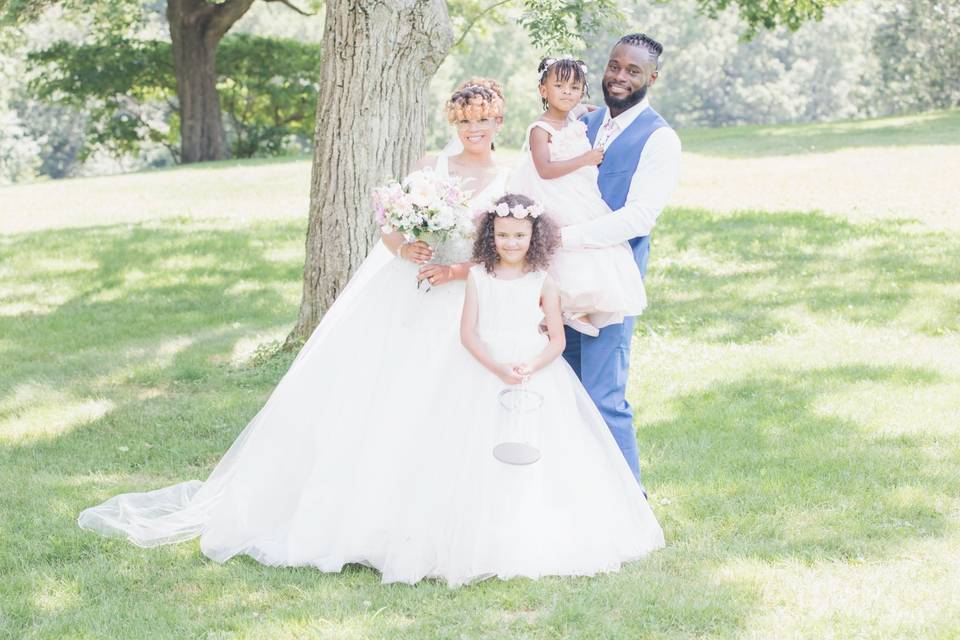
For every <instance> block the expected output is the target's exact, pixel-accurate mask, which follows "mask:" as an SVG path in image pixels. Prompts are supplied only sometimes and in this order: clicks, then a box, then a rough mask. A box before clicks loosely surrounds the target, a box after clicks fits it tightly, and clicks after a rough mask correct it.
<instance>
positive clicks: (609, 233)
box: [560, 127, 680, 249]
mask: <svg viewBox="0 0 960 640" xmlns="http://www.w3.org/2000/svg"><path fill="white" fill-rule="evenodd" d="M679 177H680V138H679V137H678V136H677V132H676V131H674V130H673V129H671V128H669V127H661V128H660V129H657V130H656V131H654V132H653V133H652V134H651V135H650V137H649V138H648V139H647V143H646V144H645V145H644V147H643V152H642V153H641V154H640V161H639V162H638V163H637V170H636V172H635V173H634V174H633V179H632V180H631V181H630V190H629V191H628V192H627V201H626V202H625V203H624V205H623V207H621V208H620V209H618V210H617V211H614V212H613V213H611V214H610V215H606V216H601V217H599V218H596V219H595V220H590V221H589V222H582V223H580V224H574V225H570V226H567V227H564V228H562V229H561V230H560V238H561V242H562V243H563V246H564V248H566V249H596V248H600V247H609V246H611V245H615V244H620V243H621V242H625V241H627V240H630V239H632V238H637V237H640V236H646V235H650V232H651V231H652V230H653V226H654V225H655V224H656V222H657V217H658V216H659V215H660V212H661V211H663V208H664V207H665V206H666V205H667V202H668V201H669V200H670V196H671V195H672V194H673V190H674V189H675V188H676V186H677V180H678V179H679Z"/></svg>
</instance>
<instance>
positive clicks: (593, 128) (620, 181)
mask: <svg viewBox="0 0 960 640" xmlns="http://www.w3.org/2000/svg"><path fill="white" fill-rule="evenodd" d="M606 112H607V109H606V107H604V108H602V109H597V110H596V111H592V112H590V113H588V114H586V115H585V116H583V118H581V120H583V121H584V122H585V123H586V125H587V137H588V138H589V139H590V144H593V142H594V140H596V139H597V132H598V131H599V130H600V125H602V124H603V116H604V114H605V113H606ZM669 126H670V125H668V124H667V121H666V120H664V119H663V118H661V117H660V114H659V113H657V112H656V111H654V110H653V108H652V107H647V108H646V109H644V110H643V111H641V112H640V115H638V116H637V117H636V118H635V119H634V121H633V122H631V123H630V126H629V127H627V128H626V129H625V130H624V131H621V132H620V134H619V135H618V136H617V139H616V140H614V141H613V143H612V144H611V145H610V146H609V147H607V149H606V153H604V155H603V162H602V163H601V164H600V167H599V170H600V175H599V177H598V178H597V185H598V186H599V187H600V195H601V196H603V201H604V202H606V203H607V206H609V207H610V208H611V209H612V210H613V211H617V210H618V209H620V208H621V207H622V206H623V205H624V203H625V202H626V201H627V194H628V193H629V191H630V183H631V181H632V180H633V174H634V173H636V171H637V165H639V164H640V154H641V153H642V152H643V147H644V146H646V144H647V140H648V139H649V138H650V135H651V134H652V133H653V132H654V131H656V130H657V129H659V128H660V127H669ZM649 246H650V245H649V239H648V236H644V237H642V238H632V239H631V240H630V247H631V248H632V249H633V253H634V258H636V260H637V266H639V267H640V272H641V273H646V270H647V269H646V266H647V253H648V252H649Z"/></svg>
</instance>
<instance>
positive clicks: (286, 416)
mask: <svg viewBox="0 0 960 640" xmlns="http://www.w3.org/2000/svg"><path fill="white" fill-rule="evenodd" d="M416 270H417V269H416V267H415V266H414V265H412V264H410V263H407V262H404V261H401V260H396V259H392V258H391V256H390V255H389V253H387V252H386V250H385V249H383V248H382V247H378V249H377V250H375V251H374V252H373V253H372V254H371V257H370V258H368V260H367V262H365V263H364V265H363V266H362V267H361V269H360V270H359V271H358V274H357V276H356V277H355V278H354V279H353V280H352V281H351V283H350V285H348V287H347V289H346V290H345V292H344V294H343V295H341V297H340V298H339V299H338V301H337V302H336V303H335V304H334V305H333V307H332V308H331V310H330V311H329V312H328V314H327V316H326V317H325V319H324V321H323V322H322V323H321V324H320V326H319V327H318V328H317V330H316V331H315V332H314V334H313V335H312V336H311V338H310V340H309V341H308V342H307V343H306V345H305V346H304V347H303V349H302V351H301V352H300V354H299V355H298V357H297V358H296V360H295V361H294V363H293V364H292V365H291V367H290V370H289V371H288V372H287V373H286V375H285V376H284V377H283V379H282V380H281V381H280V383H279V384H278V385H277V387H276V389H275V390H274V392H273V394H272V395H271V396H270V398H269V399H268V401H267V403H266V404H265V405H264V407H263V408H262V409H261V411H260V412H259V413H258V414H257V415H256V417H254V418H253V420H252V421H251V422H250V423H249V424H248V425H247V427H246V428H245V429H244V430H243V431H242V433H241V434H240V435H239V437H238V438H237V440H236V441H235V442H234V444H233V445H232V446H231V447H230V449H229V450H228V451H227V453H226V454H225V455H224V457H223V458H222V459H221V460H220V462H219V463H218V464H217V466H216V467H215V469H214V470H213V472H212V473H211V475H210V476H209V477H208V478H207V480H206V481H205V482H200V481H197V480H192V481H189V482H183V483H180V484H176V485H173V486H171V487H166V488H162V489H158V490H156V491H151V492H147V493H134V494H124V495H120V496H116V497H114V498H111V499H110V500H108V501H107V502H105V503H103V504H101V505H99V506H96V507H92V508H90V509H87V510H85V511H84V512H83V513H81V514H80V517H79V523H80V525H81V526H82V527H85V528H87V529H92V530H94V531H97V532H100V533H102V534H105V535H112V536H120V537H125V538H127V539H128V540H130V541H131V542H133V543H134V544H137V545H140V546H144V547H150V546H155V545H159V544H167V543H172V542H177V541H181V540H186V539H190V538H193V537H196V536H200V548H201V550H202V552H203V553H204V554H205V555H206V556H208V557H209V558H211V559H213V560H215V561H217V562H224V561H226V560H228V559H230V558H232V557H234V556H236V555H242V554H244V555H248V556H251V557H253V558H255V559H256V560H258V561H259V562H262V563H264V564H267V565H278V566H312V567H316V568H318V569H320V570H322V571H329V572H336V571H340V570H341V569H342V568H343V566H344V565H345V564H348V563H360V564H365V565H368V566H371V567H374V568H376V569H377V570H379V571H380V572H381V574H382V579H383V581H384V582H406V583H410V584H413V583H415V582H417V581H419V580H421V579H423V578H425V577H436V578H439V579H442V580H445V581H446V582H447V583H449V584H450V585H451V586H456V585H461V584H464V583H467V582H470V581H472V580H476V579H480V578H485V577H490V576H500V577H503V578H507V577H512V576H519V575H523V576H529V577H537V576H541V575H574V574H575V575H584V574H593V573H595V572H597V571H607V570H614V569H616V568H617V567H618V566H619V565H620V563H621V562H624V561H628V560H631V559H634V558H637V557H639V556H641V555H643V554H644V553H646V552H648V551H650V550H652V549H655V548H657V547H659V546H662V544H663V538H662V532H661V530H660V527H659V525H658V524H657V523H656V520H655V518H654V517H653V514H652V513H651V511H650V509H649V507H648V506H647V503H646V502H645V500H644V499H643V496H642V494H641V493H640V490H639V488H638V487H637V485H636V482H635V481H634V480H633V477H632V475H630V472H629V470H628V469H627V466H626V463H625V462H624V460H623V458H622V456H621V454H620V452H619V450H618V449H617V447H616V445H615V443H614V441H613V439H612V437H611V436H610V434H609V433H608V432H607V431H606V427H605V426H604V424H603V421H602V419H600V417H599V414H598V413H597V412H596V409H595V407H594V406H593V404H592V403H591V401H590V399H589V397H588V396H587V395H586V392H585V391H584V390H583V388H582V387H581V386H580V385H579V383H578V382H577V381H576V378H575V377H574V376H573V374H572V372H571V371H570V370H569V368H568V367H567V368H566V369H564V367H566V364H565V363H562V362H560V361H558V362H556V363H555V364H554V366H553V367H551V368H549V369H548V370H545V371H544V372H542V375H539V374H538V376H536V377H535V378H536V384H538V385H543V392H544V393H545V394H546V395H548V396H549V398H551V400H550V401H549V402H547V403H545V404H544V409H543V411H542V416H541V422H542V425H543V434H544V437H543V451H544V456H543V459H542V460H541V461H540V462H538V463H536V464H535V465H532V466H530V467H523V468H520V467H516V468H515V467H508V466H506V465H503V464H502V463H500V462H498V461H496V460H495V459H494V458H493V456H492V454H491V451H492V448H493V446H494V444H495V442H494V441H495V440H496V439H497V437H498V435H497V434H498V426H497V425H498V420H499V419H500V418H499V416H500V414H499V413H498V411H499V410H498V404H497V393H498V391H499V387H500V386H501V385H500V383H499V381H498V380H497V378H495V377H494V376H492V375H491V374H490V373H488V372H487V371H486V370H485V369H483V368H482V367H481V366H480V365H479V364H477V363H476V362H475V361H474V360H473V359H472V358H471V357H470V356H469V354H468V353H467V352H466V350H465V349H463V347H462V346H461V345H460V341H459V316H460V311H461V307H462V301H463V290H464V283H463V282H454V283H450V284H448V285H444V286H441V287H435V288H434V289H432V290H431V291H430V292H426V293H425V292H423V291H418V290H417V288H416V284H415V278H416ZM577 416H589V417H590V419H589V420H588V421H586V422H584V421H582V420H580V419H578V417H577Z"/></svg>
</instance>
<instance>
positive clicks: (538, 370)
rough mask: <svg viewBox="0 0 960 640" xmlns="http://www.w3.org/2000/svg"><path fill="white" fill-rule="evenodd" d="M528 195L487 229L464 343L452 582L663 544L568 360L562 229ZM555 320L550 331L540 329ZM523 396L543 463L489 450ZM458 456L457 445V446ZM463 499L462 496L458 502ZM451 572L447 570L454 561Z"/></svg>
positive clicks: (530, 573) (455, 399) (482, 223)
mask: <svg viewBox="0 0 960 640" xmlns="http://www.w3.org/2000/svg"><path fill="white" fill-rule="evenodd" d="M542 212H543V209H542V208H541V207H539V206H538V205H536V204H535V203H534V202H533V201H531V200H530V199H529V198H526V197H524V196H521V195H513V194H508V195H506V196H503V197H502V198H500V199H499V200H497V201H496V202H495V203H494V205H493V206H492V208H491V209H489V210H488V211H486V212H484V213H483V214H482V217H481V218H480V220H479V225H478V231H477V238H476V241H475V244H474V255H473V260H474V262H476V263H477V264H476V265H475V266H473V267H472V268H471V269H470V274H469V276H468V278H467V291H466V296H465V298H464V304H463V315H462V318H461V324H460V336H461V341H462V342H463V345H464V346H465V347H466V349H467V351H469V353H470V354H472V356H473V357H472V358H470V357H469V355H467V354H466V353H464V354H463V355H462V356H460V358H462V362H461V360H459V359H458V360H457V362H458V363H459V364H456V365H452V366H451V367H450V368H449V372H450V374H451V375H452V376H454V379H455V380H456V381H457V384H456V385H451V389H450V391H449V393H450V394H451V395H450V396H448V397H445V398H444V402H443V404H444V405H446V406H447V407H449V408H450V409H449V411H450V413H449V415H447V416H446V417H447V419H448V424H447V426H445V434H446V435H445V436H443V437H447V438H449V439H450V440H451V441H457V443H458V445H459V450H460V452H461V453H460V455H458V456H457V457H456V459H455V463H454V464H455V467H453V468H455V472H454V473H452V474H451V476H449V477H447V478H446V480H445V484H446V486H447V487H448V490H449V491H450V495H451V499H452V505H456V506H455V507H454V506H451V509H450V512H451V513H453V514H456V515H455V517H454V518H453V520H452V521H451V522H450V523H449V524H448V525H447V526H448V529H447V530H448V531H449V532H450V534H449V536H448V537H447V538H446V540H445V542H444V545H443V551H444V552H443V553H442V554H441V555H440V558H439V564H440V565H442V566H443V569H444V570H443V573H444V574H445V575H447V576H448V579H449V576H451V575H452V576H455V579H454V581H455V582H460V581H469V580H471V579H476V578H478V577H484V576H494V575H496V576H499V577H501V578H505V577H512V576H527V577H530V578H537V577H539V576H545V575H592V574H594V573H597V572H600V571H614V570H617V569H618V568H619V567H620V565H621V563H623V562H626V561H629V560H632V559H635V558H639V557H641V556H643V555H646V554H647V553H649V552H650V551H652V550H654V549H658V548H660V547H662V546H663V532H662V530H661V528H660V525H659V524H658V523H657V520H656V518H655V516H654V514H653V512H652V511H651V509H650V507H649V505H648V504H647V501H646V500H645V499H644V497H643V493H642V491H641V490H640V487H639V486H638V485H637V483H636V480H634V478H633V475H632V474H631V472H630V469H629V467H628V466H627V464H626V462H625V461H624V459H623V455H622V454H621V453H620V450H619V449H618V448H617V445H616V443H615V442H614V440H613V436H611V435H610V431H609V429H608V428H607V426H606V424H605V423H604V421H603V418H602V417H601V416H600V413H599V412H598V411H597V409H596V407H595V406H594V404H593V402H592V401H591V399H590V397H589V396H588V395H587V393H586V391H585V390H584V388H583V386H582V385H581V384H580V382H579V380H577V377H576V375H575V374H574V373H573V370H572V369H571V368H570V367H569V365H568V364H567V363H566V361H564V360H563V358H560V357H558V356H560V354H561V352H562V351H563V347H564V331H563V321H562V319H561V312H560V294H559V292H558V290H557V286H556V284H555V283H554V281H553V279H552V277H551V276H549V275H548V274H547V272H546V271H545V268H546V267H547V265H548V261H549V259H550V255H551V253H552V251H553V248H554V247H555V245H556V240H555V238H556V231H555V228H554V227H553V225H552V224H551V222H550V220H549V219H548V218H547V216H544V215H542ZM544 320H545V322H546V326H547V329H548V332H547V334H543V333H541V332H540V330H539V327H540V325H541V323H542V322H543V321H544ZM518 389H522V390H523V392H526V393H532V394H535V395H536V396H537V397H539V398H540V400H541V401H540V402H539V404H538V409H537V410H536V411H533V412H531V413H530V414H529V416H530V418H531V421H532V422H533V423H534V424H533V425H527V426H532V427H533V428H534V429H535V430H536V431H537V432H538V440H537V444H538V447H539V450H540V453H541V457H540V459H539V460H537V461H536V462H534V463H533V464H529V465H525V466H514V465H510V464H504V463H503V462H500V461H499V460H497V459H496V458H495V457H494V455H493V453H492V452H493V449H494V447H495V446H496V445H497V443H498V442H499V436H500V435H501V433H500V430H501V427H502V426H503V422H504V419H503V411H502V407H501V405H500V404H499V402H498V400H499V399H500V398H501V397H502V395H503V393H504V392H505V391H511V390H514V391H515V390H518ZM448 450H451V451H452V450H453V449H448ZM454 496H455V498H454ZM448 563H450V564H448Z"/></svg>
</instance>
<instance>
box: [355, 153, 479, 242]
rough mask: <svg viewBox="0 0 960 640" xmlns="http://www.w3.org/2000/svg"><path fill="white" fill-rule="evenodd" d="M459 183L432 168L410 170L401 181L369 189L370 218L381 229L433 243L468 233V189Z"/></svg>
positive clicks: (470, 218) (471, 226)
mask: <svg viewBox="0 0 960 640" xmlns="http://www.w3.org/2000/svg"><path fill="white" fill-rule="evenodd" d="M460 185H461V183H460V179H459V178H455V177H452V176H441V175H438V174H437V173H435V172H434V171H433V170H432V169H421V170H420V171H414V172H413V173H411V174H410V175H409V176H407V178H406V179H405V180H404V181H403V183H399V182H397V181H396V180H391V181H390V182H389V183H387V184H386V185H384V186H382V187H378V188H376V189H374V190H373V209H374V217H375V218H376V220H377V224H379V225H380V227H381V228H382V229H383V230H384V232H387V233H389V232H390V231H399V232H400V233H402V234H403V235H404V236H406V237H407V239H408V240H410V239H414V238H416V239H418V240H425V241H427V242H428V243H430V244H434V243H437V242H440V241H442V240H446V239H447V238H449V237H451V236H454V235H458V236H462V237H466V236H469V235H470V234H471V233H473V231H474V223H473V216H471V215H470V211H469V208H468V205H469V200H470V192H469V191H464V190H463V189H462V188H461V186H460Z"/></svg>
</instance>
